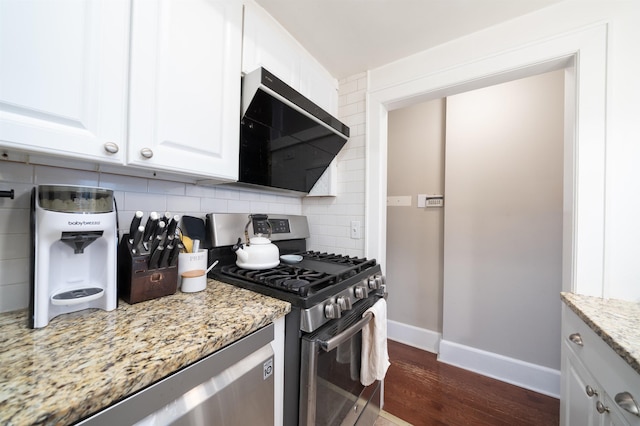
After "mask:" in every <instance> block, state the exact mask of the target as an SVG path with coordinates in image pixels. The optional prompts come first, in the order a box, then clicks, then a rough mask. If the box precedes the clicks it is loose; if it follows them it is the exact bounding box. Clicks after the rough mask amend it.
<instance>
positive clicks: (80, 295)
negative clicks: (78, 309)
mask: <svg viewBox="0 0 640 426" xmlns="http://www.w3.org/2000/svg"><path fill="white" fill-rule="evenodd" d="M103 295H104V289H101V288H98V287H88V288H79V289H75V290H68V291H65V292H62V293H57V294H54V295H53V296H51V303H52V304H54V305H78V304H80V303H85V302H90V301H92V300H96V299H99V298H101V297H102V296H103Z"/></svg>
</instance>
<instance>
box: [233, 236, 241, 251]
mask: <svg viewBox="0 0 640 426" xmlns="http://www.w3.org/2000/svg"><path fill="white" fill-rule="evenodd" d="M241 248H242V239H241V238H240V237H238V242H237V243H235V244H234V245H233V247H231V250H233V251H234V252H236V251H238V250H240V249H241Z"/></svg>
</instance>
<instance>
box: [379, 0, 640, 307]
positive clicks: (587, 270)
mask: <svg viewBox="0 0 640 426" xmlns="http://www.w3.org/2000/svg"><path fill="white" fill-rule="evenodd" d="M639 20H640V3H638V2H636V1H600V0H598V1H573V0H567V1H564V2H561V3H558V4H556V5H552V6H550V7H547V8H545V9H542V10H540V11H537V12H534V13H531V14H528V15H525V16H523V17H520V18H517V19H514V20H511V21H508V22H505V23H502V24H499V25H496V26H494V27H491V28H488V29H486V30H483V31H479V32H477V33H474V34H472V35H469V36H467V37H463V38H461V39H458V40H454V41H452V42H450V43H447V44H444V45H441V46H438V47H436V48H433V49H430V50H428V51H425V52H421V53H420V54H417V55H413V56H411V57H408V58H405V59H403V60H400V61H398V62H395V63H392V64H389V65H386V66H384V67H381V68H379V69H376V70H372V71H370V72H369V93H368V103H367V126H368V127H367V132H368V149H369V150H371V151H373V152H374V155H371V156H368V157H367V167H368V168H369V169H370V173H368V176H371V177H372V179H371V181H368V182H367V187H368V188H375V187H376V186H379V182H380V181H384V180H385V179H386V176H384V171H383V170H384V159H383V158H381V156H380V155H379V154H380V152H384V150H386V140H385V139H384V136H382V135H386V114H387V111H388V110H389V109H395V108H398V107H400V106H405V105H407V104H410V103H415V102H418V101H421V100H428V99H435V98H437V97H442V96H449V95H452V94H455V93H461V92H463V91H466V90H470V89H471V88H479V87H483V86H486V85H488V84H492V83H497V82H503V81H507V80H506V79H508V78H511V77H512V76H519V77H524V76H526V75H527V74H528V75H533V74H532V73H538V72H540V71H541V70H544V69H545V67H550V68H549V69H553V67H557V66H558V65H563V63H564V65H568V64H569V62H570V60H571V59H572V58H574V59H577V61H576V80H575V90H576V92H575V96H574V97H572V98H571V99H569V102H570V103H572V106H575V108H576V116H575V122H571V123H569V124H568V126H567V127H565V129H566V130H568V133H567V136H566V139H565V141H566V144H567V146H569V147H571V148H572V149H573V146H572V145H574V144H575V149H573V150H572V149H570V150H569V152H571V153H572V154H573V155H574V156H573V157H572V158H569V164H571V165H575V174H574V175H572V176H569V177H567V176H565V182H566V183H567V185H566V188H567V189H568V190H569V191H573V193H572V194H570V196H569V197H565V198H566V199H567V200H569V201H568V204H567V205H565V214H566V217H568V218H569V219H570V222H569V223H568V226H567V227H565V228H567V229H571V231H572V235H571V236H570V238H569V239H568V240H567V246H568V248H569V250H568V251H567V253H569V256H566V262H567V265H568V268H570V274H568V282H567V283H566V285H565V287H564V288H565V289H567V290H573V291H577V292H580V293H584V294H590V295H596V296H604V297H612V298H620V299H626V300H632V301H637V300H640V286H639V285H638V282H640V262H637V259H638V257H639V256H640V245H638V243H637V242H638V241H640V221H638V220H637V218H638V217H640V199H639V198H638V197H634V196H633V194H637V193H639V192H640V171H639V170H638V168H637V167H636V166H635V162H636V161H635V159H637V158H640V144H638V143H637V138H636V135H638V134H640V120H637V112H638V111H640V97H638V96H637V94H638V93H640V80H639V79H638V78H637V77H636V76H637V75H640V57H639V56H638V55H636V54H635V52H636V51H637V46H636V40H638V39H640V27H638V25H637V22H638V21H639ZM565 170H567V167H566V166H565ZM572 172H573V171H572ZM573 179H575V180H573ZM384 195H385V194H377V193H376V192H374V191H368V192H367V199H368V200H369V201H367V204H368V207H367V212H368V213H367V220H368V230H369V235H368V236H367V248H366V250H367V251H372V252H374V253H380V251H379V249H378V247H384V245H385V241H384V237H380V235H384V234H383V233H382V230H383V229H384V222H385V221H386V218H385V217H384V213H380V212H383V210H382V209H381V208H380V206H382V205H383V203H382V200H381V199H380V198H381V197H382V196H384ZM376 206H379V207H378V209H376ZM381 260H382V261H383V264H384V259H383V258H381Z"/></svg>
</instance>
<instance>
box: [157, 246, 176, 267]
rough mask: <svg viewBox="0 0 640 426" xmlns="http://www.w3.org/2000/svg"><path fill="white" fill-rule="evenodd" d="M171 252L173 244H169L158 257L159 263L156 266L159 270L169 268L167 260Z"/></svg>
mask: <svg viewBox="0 0 640 426" xmlns="http://www.w3.org/2000/svg"><path fill="white" fill-rule="evenodd" d="M172 252H173V244H169V245H168V246H166V247H165V248H164V251H163V252H162V255H161V256H160V261H159V262H158V266H159V267H160V268H166V267H167V266H169V258H170V255H171V253H172Z"/></svg>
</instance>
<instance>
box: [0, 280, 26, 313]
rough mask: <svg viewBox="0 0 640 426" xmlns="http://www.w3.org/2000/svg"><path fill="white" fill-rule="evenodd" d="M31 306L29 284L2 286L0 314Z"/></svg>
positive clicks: (0, 289) (0, 290) (0, 286)
mask: <svg viewBox="0 0 640 426" xmlns="http://www.w3.org/2000/svg"><path fill="white" fill-rule="evenodd" d="M27 306H29V283H28V282H26V281H25V282H22V283H17V284H9V285H0V312H10V311H14V310H16V309H21V308H23V307H27Z"/></svg>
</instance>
